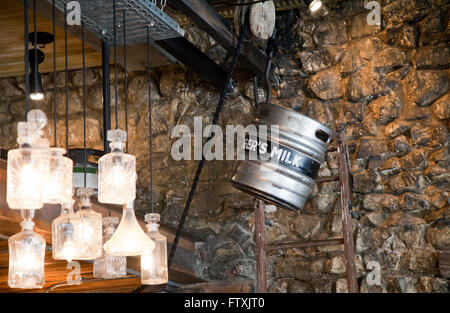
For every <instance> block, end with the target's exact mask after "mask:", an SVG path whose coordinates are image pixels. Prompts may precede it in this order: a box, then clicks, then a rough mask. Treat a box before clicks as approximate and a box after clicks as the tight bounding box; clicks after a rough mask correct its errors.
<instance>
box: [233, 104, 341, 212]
mask: <svg viewBox="0 0 450 313" xmlns="http://www.w3.org/2000/svg"><path fill="white" fill-rule="evenodd" d="M253 125H255V126H256V128H257V129H260V126H261V125H265V126H266V127H267V128H272V131H271V132H267V135H266V134H262V132H260V131H258V132H257V134H256V136H253V137H252V136H247V138H246V139H245V143H244V147H243V148H244V149H245V160H241V161H238V164H237V168H236V172H235V174H234V176H233V177H232V179H231V182H232V184H233V186H234V187H235V188H237V189H239V190H241V191H244V192H246V193H249V194H251V195H254V196H256V197H258V198H261V199H263V200H266V201H269V202H272V203H274V204H276V205H279V206H281V207H284V208H287V209H290V210H301V209H302V208H303V206H304V204H305V202H306V200H307V199H308V197H309V195H310V193H311V190H312V188H313V187H314V183H315V182H314V179H315V177H316V175H317V172H318V171H319V168H320V165H321V164H322V163H323V161H324V160H325V154H326V151H327V148H328V146H329V144H330V142H331V140H332V139H333V137H334V132H333V131H332V130H331V129H329V128H328V127H326V126H324V125H323V124H321V123H319V122H317V121H315V120H313V119H311V118H309V117H306V116H304V115H302V114H299V113H297V112H295V111H293V110H290V109H286V108H283V107H280V106H277V105H274V104H271V103H261V104H260V106H259V108H258V110H257V112H256V118H255V120H254V123H253ZM274 125H275V126H278V127H277V129H278V130H277V131H276V132H273V129H274V127H273V126H274ZM250 153H254V154H255V153H256V155H257V157H256V158H255V157H254V158H253V159H250V158H249V155H250Z"/></svg>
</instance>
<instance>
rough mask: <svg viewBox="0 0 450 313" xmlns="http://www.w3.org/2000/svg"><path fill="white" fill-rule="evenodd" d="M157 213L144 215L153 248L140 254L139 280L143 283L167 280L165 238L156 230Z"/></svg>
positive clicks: (149, 283) (151, 283) (164, 281)
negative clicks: (146, 252)
mask: <svg viewBox="0 0 450 313" xmlns="http://www.w3.org/2000/svg"><path fill="white" fill-rule="evenodd" d="M159 218H160V216H159V214H158V213H150V214H147V215H145V221H146V222H147V223H148V224H147V235H148V237H149V238H150V239H152V240H153V241H154V242H155V249H153V250H151V251H149V252H150V253H148V254H143V255H142V256H141V281H142V284H144V285H161V284H166V283H167V282H168V281H169V274H168V270H167V238H166V237H164V236H163V235H161V234H160V233H159V231H158V227H159V224H158V223H159Z"/></svg>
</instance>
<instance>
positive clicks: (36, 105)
mask: <svg viewBox="0 0 450 313" xmlns="http://www.w3.org/2000/svg"><path fill="white" fill-rule="evenodd" d="M33 24H34V66H33V71H34V92H37V90H38V77H37V76H38V64H37V21H36V0H33ZM27 39H28V38H25V40H27ZM37 107H38V102H37V101H34V108H35V109H37Z"/></svg>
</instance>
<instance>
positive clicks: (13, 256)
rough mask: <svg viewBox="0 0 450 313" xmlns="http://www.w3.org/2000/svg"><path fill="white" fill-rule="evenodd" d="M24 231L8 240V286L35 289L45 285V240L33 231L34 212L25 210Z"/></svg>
mask: <svg viewBox="0 0 450 313" xmlns="http://www.w3.org/2000/svg"><path fill="white" fill-rule="evenodd" d="M21 212H22V218H23V221H22V223H20V225H21V226H22V231H21V232H20V233H18V234H16V235H14V236H12V237H11V238H9V239H8V246H9V271H8V286H9V287H11V288H22V289H34V288H42V287H43V286H44V284H45V276H44V261H45V240H44V238H42V236H41V235H39V234H37V233H35V232H34V231H33V227H34V223H33V221H32V218H33V217H34V210H23V211H21Z"/></svg>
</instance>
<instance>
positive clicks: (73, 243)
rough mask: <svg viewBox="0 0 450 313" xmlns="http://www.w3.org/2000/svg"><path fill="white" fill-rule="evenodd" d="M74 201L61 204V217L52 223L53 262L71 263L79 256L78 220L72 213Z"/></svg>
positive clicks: (79, 222)
mask: <svg viewBox="0 0 450 313" xmlns="http://www.w3.org/2000/svg"><path fill="white" fill-rule="evenodd" d="M74 202H75V200H71V201H70V202H65V203H63V204H62V209H61V215H60V216H58V217H57V218H55V219H54V220H53V222H52V255H53V258H54V259H55V260H67V262H71V261H72V260H73V259H76V258H77V257H78V255H79V252H78V245H77V242H78V236H79V232H80V224H81V220H80V218H79V217H78V216H77V215H76V214H75V213H74V212H73V204H74Z"/></svg>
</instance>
